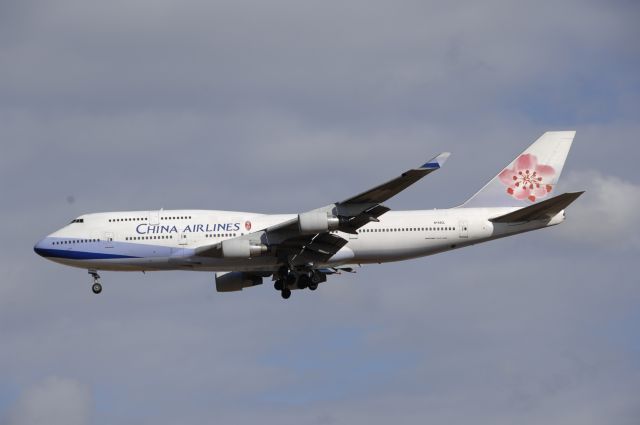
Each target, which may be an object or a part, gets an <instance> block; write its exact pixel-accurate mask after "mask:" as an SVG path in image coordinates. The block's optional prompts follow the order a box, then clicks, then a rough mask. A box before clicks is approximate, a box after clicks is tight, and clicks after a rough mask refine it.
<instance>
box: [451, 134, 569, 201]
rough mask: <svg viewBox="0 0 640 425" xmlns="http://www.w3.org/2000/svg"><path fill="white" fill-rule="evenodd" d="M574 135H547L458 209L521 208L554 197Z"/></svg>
mask: <svg viewBox="0 0 640 425" xmlns="http://www.w3.org/2000/svg"><path fill="white" fill-rule="evenodd" d="M575 135H576V132H575V131H548V132H546V133H544V134H543V135H542V136H541V137H540V138H539V139H538V140H536V141H535V142H534V143H533V144H532V145H531V146H529V147H528V148H527V150H525V151H524V152H522V154H520V155H519V156H518V157H517V158H516V159H514V160H513V161H512V162H511V163H510V164H509V165H508V166H507V167H505V168H504V169H503V170H502V171H501V172H500V174H498V175H497V176H495V177H494V178H493V179H492V180H491V181H490V182H489V183H487V184H486V185H485V186H484V187H483V188H482V189H480V191H479V192H478V193H476V194H475V195H473V196H472V197H471V198H469V199H468V200H467V201H466V202H465V203H464V204H462V205H461V207H466V208H470V207H473V208H475V207H523V206H526V205H530V204H532V203H534V202H537V201H539V200H541V199H544V198H546V197H547V196H548V195H549V194H553V193H554V191H555V189H556V184H557V183H558V179H559V178H560V173H561V172H562V167H563V166H564V162H565V160H566V159H567V154H568V153H569V149H570V148H571V143H572V142H573V138H574V137H575Z"/></svg>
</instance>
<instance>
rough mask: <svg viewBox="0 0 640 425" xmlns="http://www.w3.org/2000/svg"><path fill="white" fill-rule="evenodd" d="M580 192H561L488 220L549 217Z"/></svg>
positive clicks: (501, 221) (513, 220)
mask: <svg viewBox="0 0 640 425" xmlns="http://www.w3.org/2000/svg"><path fill="white" fill-rule="evenodd" d="M583 193H584V191H582V192H573V193H563V194H562V195H558V196H556V197H553V198H551V199H547V200H546V201H542V202H539V203H537V204H533V205H529V206H528V207H525V208H521V209H519V210H517V211H514V212H511V213H509V214H505V215H501V216H499V217H495V218H491V219H489V221H492V222H494V223H515V222H522V221H533V220H544V219H548V218H551V217H553V216H555V215H556V214H558V213H559V212H560V211H562V210H564V209H565V208H567V207H568V206H569V205H570V204H571V203H572V202H573V201H575V200H576V199H578V197H579V196H580V195H582V194H583Z"/></svg>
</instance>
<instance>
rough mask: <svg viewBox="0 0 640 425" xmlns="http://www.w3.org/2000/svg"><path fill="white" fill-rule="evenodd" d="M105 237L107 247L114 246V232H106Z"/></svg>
mask: <svg viewBox="0 0 640 425" xmlns="http://www.w3.org/2000/svg"><path fill="white" fill-rule="evenodd" d="M103 239H104V247H105V248H113V233H111V232H105V233H104V235H103Z"/></svg>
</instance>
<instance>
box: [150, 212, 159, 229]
mask: <svg viewBox="0 0 640 425" xmlns="http://www.w3.org/2000/svg"><path fill="white" fill-rule="evenodd" d="M149 224H150V225H151V226H156V225H158V224H160V211H157V210H156V211H149Z"/></svg>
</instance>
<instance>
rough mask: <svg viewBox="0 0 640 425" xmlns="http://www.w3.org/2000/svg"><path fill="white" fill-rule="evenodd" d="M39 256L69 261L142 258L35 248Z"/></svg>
mask: <svg viewBox="0 0 640 425" xmlns="http://www.w3.org/2000/svg"><path fill="white" fill-rule="evenodd" d="M33 250H34V251H35V252H36V253H37V254H38V255H41V256H43V257H51V258H66V259H69V260H106V259H111V258H140V257H134V256H131V255H119V254H105V253H102V252H88V251H68V250H64V249H47V248H34V249H33Z"/></svg>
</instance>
